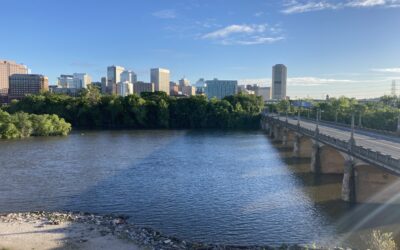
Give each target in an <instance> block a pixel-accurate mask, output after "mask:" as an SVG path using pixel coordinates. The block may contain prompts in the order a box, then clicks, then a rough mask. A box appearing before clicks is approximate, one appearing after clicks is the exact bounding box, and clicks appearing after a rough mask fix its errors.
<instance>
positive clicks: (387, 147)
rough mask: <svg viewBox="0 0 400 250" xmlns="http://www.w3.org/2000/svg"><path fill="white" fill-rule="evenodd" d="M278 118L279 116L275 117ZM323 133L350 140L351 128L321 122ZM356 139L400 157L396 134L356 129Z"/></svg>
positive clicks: (303, 124)
mask: <svg viewBox="0 0 400 250" xmlns="http://www.w3.org/2000/svg"><path fill="white" fill-rule="evenodd" d="M274 118H277V117H274ZM280 120H281V121H285V120H286V118H285V117H280ZM288 122H289V123H291V124H293V125H297V120H296V119H293V118H288ZM300 126H301V127H303V128H307V129H311V130H315V128H316V123H315V122H313V121H309V120H301V121H300ZM319 131H320V133H321V134H325V135H329V136H332V137H335V138H337V139H340V140H349V139H350V133H351V129H350V128H348V127H344V126H340V125H332V124H326V123H320V124H319ZM354 139H355V141H356V145H358V146H363V147H365V148H368V149H371V150H374V151H378V152H381V153H383V154H386V155H390V156H392V157H393V158H395V159H400V138H399V137H396V136H390V135H383V134H379V133H376V132H370V131H365V130H357V129H356V130H355V133H354Z"/></svg>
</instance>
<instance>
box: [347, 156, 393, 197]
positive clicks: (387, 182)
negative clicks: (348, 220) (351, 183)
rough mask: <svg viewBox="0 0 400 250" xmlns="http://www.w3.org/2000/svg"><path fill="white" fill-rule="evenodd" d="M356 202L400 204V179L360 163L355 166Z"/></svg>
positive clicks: (377, 168) (382, 170)
mask: <svg viewBox="0 0 400 250" xmlns="http://www.w3.org/2000/svg"><path fill="white" fill-rule="evenodd" d="M354 175H355V193H356V201H357V202H360V203H385V202H390V203H395V204H400V177H398V176H397V175H394V174H392V173H390V172H388V171H387V170H384V169H381V168H379V167H376V166H372V165H370V164H368V163H365V162H358V163H357V164H355V166H354Z"/></svg>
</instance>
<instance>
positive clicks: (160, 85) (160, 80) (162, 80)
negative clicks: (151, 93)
mask: <svg viewBox="0 0 400 250" xmlns="http://www.w3.org/2000/svg"><path fill="white" fill-rule="evenodd" d="M169 76H170V73H169V70H168V69H161V68H155V69H151V71H150V79H151V80H150V81H151V82H152V83H154V86H155V89H156V91H164V92H165V93H166V94H167V95H169V91H170V87H169Z"/></svg>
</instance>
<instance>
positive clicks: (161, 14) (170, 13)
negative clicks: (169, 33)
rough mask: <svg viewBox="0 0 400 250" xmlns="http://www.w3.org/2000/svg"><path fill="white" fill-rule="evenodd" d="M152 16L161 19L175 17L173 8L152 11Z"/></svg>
mask: <svg viewBox="0 0 400 250" xmlns="http://www.w3.org/2000/svg"><path fill="white" fill-rule="evenodd" d="M153 16H155V17H157V18H161V19H174V18H176V13H175V10H171V9H166V10H160V11H156V12H153Z"/></svg>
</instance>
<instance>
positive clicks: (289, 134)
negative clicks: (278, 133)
mask: <svg viewBox="0 0 400 250" xmlns="http://www.w3.org/2000/svg"><path fill="white" fill-rule="evenodd" d="M295 140H296V133H295V132H293V131H291V130H289V129H284V132H283V137H282V144H283V145H284V146H286V147H293V145H294V143H295Z"/></svg>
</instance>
